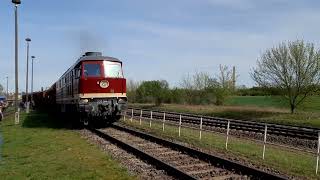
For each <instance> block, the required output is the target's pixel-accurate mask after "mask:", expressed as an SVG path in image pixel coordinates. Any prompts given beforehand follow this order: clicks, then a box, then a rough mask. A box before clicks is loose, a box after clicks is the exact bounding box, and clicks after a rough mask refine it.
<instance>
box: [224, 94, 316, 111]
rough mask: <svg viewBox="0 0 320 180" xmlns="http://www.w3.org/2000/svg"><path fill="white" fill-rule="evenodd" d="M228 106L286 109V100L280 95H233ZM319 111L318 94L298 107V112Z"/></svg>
mask: <svg viewBox="0 0 320 180" xmlns="http://www.w3.org/2000/svg"><path fill="white" fill-rule="evenodd" d="M225 104H226V105H228V106H254V107H272V108H280V109H288V107H289V106H288V102H287V100H286V99H284V98H283V97H280V96H233V97H230V98H228V99H227V101H226V103H225ZM299 111H300V112H301V111H310V112H319V111H320V96H312V97H310V98H308V99H306V101H305V102H304V103H302V104H301V105H300V106H299V107H298V112H299Z"/></svg>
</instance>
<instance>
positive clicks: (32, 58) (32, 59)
mask: <svg viewBox="0 0 320 180" xmlns="http://www.w3.org/2000/svg"><path fill="white" fill-rule="evenodd" d="M34 58H36V57H35V56H31V100H30V101H31V103H32V105H33V61H34Z"/></svg>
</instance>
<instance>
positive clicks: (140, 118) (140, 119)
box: [140, 109, 142, 125]
mask: <svg viewBox="0 0 320 180" xmlns="http://www.w3.org/2000/svg"><path fill="white" fill-rule="evenodd" d="M141 118H142V109H141V111H140V125H141Z"/></svg>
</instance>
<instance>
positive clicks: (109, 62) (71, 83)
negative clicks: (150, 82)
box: [29, 52, 127, 126]
mask: <svg viewBox="0 0 320 180" xmlns="http://www.w3.org/2000/svg"><path fill="white" fill-rule="evenodd" d="M30 96H32V97H33V98H32V99H33V101H34V102H33V104H34V105H35V106H38V107H39V106H40V107H43V106H47V107H51V108H53V107H54V108H56V111H57V112H59V113H68V114H74V115H76V116H74V117H78V120H79V122H80V123H82V124H84V125H86V126H87V125H89V124H94V123H95V122H98V123H112V122H115V121H117V120H119V119H120V118H121V115H122V114H123V113H124V111H125V110H126V108H127V95H126V79H125V78H124V75H123V69H122V62H121V61H120V60H119V59H117V58H113V57H107V56H102V53H100V52H86V53H85V54H84V55H83V56H82V57H80V58H79V59H78V60H77V61H76V62H75V63H74V64H73V65H72V66H71V67H70V68H69V69H68V70H67V71H66V72H65V73H64V74H63V75H62V76H61V77H60V78H59V80H58V81H57V82H55V83H54V84H53V85H52V86H51V87H50V88H49V89H48V90H46V91H43V92H37V93H34V94H32V95H30ZM29 99H30V98H29Z"/></svg>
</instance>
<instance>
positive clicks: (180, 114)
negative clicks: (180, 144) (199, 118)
mask: <svg viewBox="0 0 320 180" xmlns="http://www.w3.org/2000/svg"><path fill="white" fill-rule="evenodd" d="M181 119H182V117H181V114H180V120H179V137H180V134H181Z"/></svg>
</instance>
